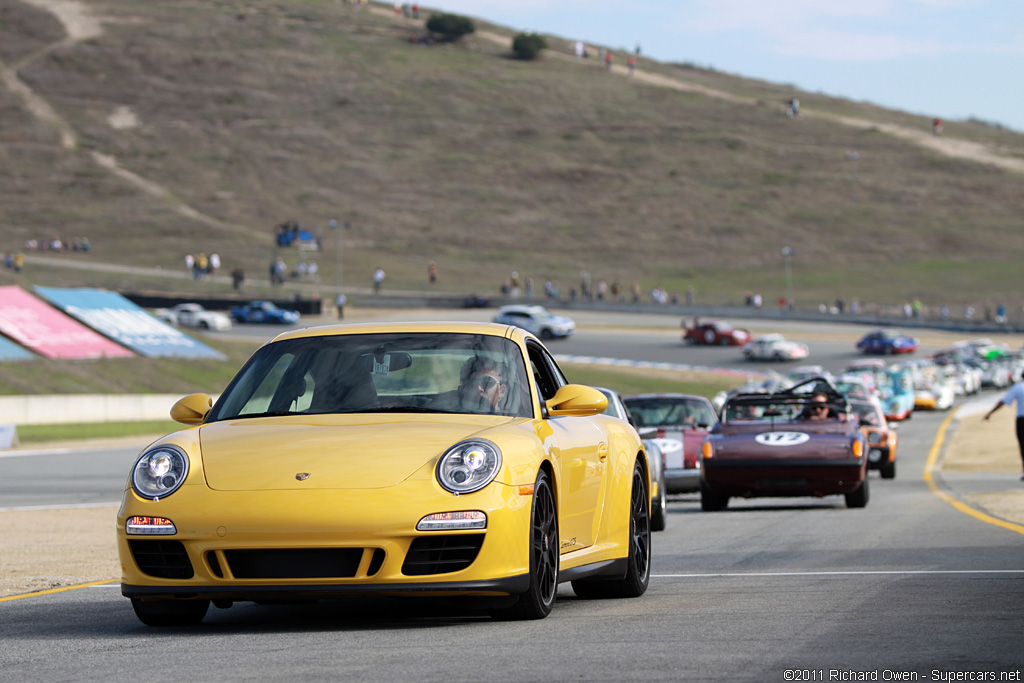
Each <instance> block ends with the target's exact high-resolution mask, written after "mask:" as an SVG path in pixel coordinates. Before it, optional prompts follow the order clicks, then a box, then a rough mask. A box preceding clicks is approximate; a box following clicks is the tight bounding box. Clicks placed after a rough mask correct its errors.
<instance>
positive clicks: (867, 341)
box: [857, 330, 918, 355]
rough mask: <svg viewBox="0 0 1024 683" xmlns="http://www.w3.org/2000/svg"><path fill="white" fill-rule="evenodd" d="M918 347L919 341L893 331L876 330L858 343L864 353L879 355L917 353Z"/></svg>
mask: <svg viewBox="0 0 1024 683" xmlns="http://www.w3.org/2000/svg"><path fill="white" fill-rule="evenodd" d="M917 345H918V342H917V339H914V338H913V337H908V336H907V335H905V334H899V333H897V332H893V331H892V330H875V331H874V332H871V333H869V334H866V335H864V337H862V338H861V340H860V341H859V342H857V348H858V349H860V350H861V351H863V352H864V353H869V354H878V355H888V354H893V353H911V352H913V351H917Z"/></svg>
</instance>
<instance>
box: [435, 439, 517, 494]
mask: <svg viewBox="0 0 1024 683" xmlns="http://www.w3.org/2000/svg"><path fill="white" fill-rule="evenodd" d="M499 469H501V451H500V450H498V447H497V446H495V445H494V444H493V443H491V442H490V441H484V440H483V439H471V440H469V441H463V442H462V443H459V444H456V445H455V446H452V447H451V448H449V449H448V452H447V453H445V454H444V455H443V456H441V459H440V460H439V461H438V463H437V481H438V483H439V484H441V486H442V487H444V488H445V489H446V490H448V491H451V492H452V493H472V492H473V491H479V490H480V489H482V488H483V487H485V486H487V485H488V484H490V483H491V482H492V481H494V478H495V477H496V476H498V470H499Z"/></svg>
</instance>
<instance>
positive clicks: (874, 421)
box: [850, 401, 884, 427]
mask: <svg viewBox="0 0 1024 683" xmlns="http://www.w3.org/2000/svg"><path fill="white" fill-rule="evenodd" d="M850 408H852V409H853V412H854V413H856V414H857V418H858V419H859V420H860V423H861V424H862V425H866V426H868V427H878V426H879V425H881V424H882V423H883V421H884V418H883V417H882V415H881V414H880V413H879V411H878V408H876V407H875V406H874V404H871V403H862V402H860V401H851V402H850Z"/></svg>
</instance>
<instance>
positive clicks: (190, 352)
mask: <svg viewBox="0 0 1024 683" xmlns="http://www.w3.org/2000/svg"><path fill="white" fill-rule="evenodd" d="M35 290H36V292H37V293H38V294H39V295H40V296H42V297H43V298H45V299H47V300H48V301H50V302H52V303H53V304H54V305H56V306H59V307H60V308H61V309H62V310H63V311H64V312H65V313H67V314H68V315H70V316H72V317H74V318H77V319H78V320H81V321H82V322H83V323H85V324H86V325H88V326H89V327H91V328H93V329H94V330H96V331H97V332H100V333H101V334H103V335H105V336H107V337H109V338H111V339H113V340H114V341H116V342H118V343H119V344H123V345H124V346H127V347H128V348H130V349H132V350H133V351H137V352H138V353H140V354H141V355H143V356H147V357H150V358H162V357H168V356H170V357H176V358H179V357H180V358H216V359H219V360H220V359H223V358H224V357H225V356H224V354H222V353H220V352H219V351H217V350H215V349H212V348H210V347H209V346H207V345H206V344H203V343H201V342H199V341H196V340H195V339H193V338H192V337H189V336H188V335H187V334H184V333H183V332H182V331H181V330H179V329H177V328H175V327H172V326H171V325H168V324H167V323H165V322H164V321H162V320H160V319H159V318H157V317H156V316H154V315H150V314H149V313H147V312H146V311H145V310H143V309H142V308H140V307H139V306H136V305H135V304H133V303H132V302H131V301H129V300H128V299H126V298H124V297H123V296H121V295H120V294H118V293H117V292H110V291H107V290H105V289H90V288H86V287H82V288H71V289H64V288H58V287H36V288H35Z"/></svg>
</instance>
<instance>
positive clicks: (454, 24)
mask: <svg viewBox="0 0 1024 683" xmlns="http://www.w3.org/2000/svg"><path fill="white" fill-rule="evenodd" d="M427 30H428V31H430V32H431V33H436V34H438V35H440V36H441V37H442V38H443V39H445V40H449V41H455V40H458V39H459V38H461V37H462V36H464V35H466V34H469V33H473V32H474V31H476V24H474V23H473V20H472V19H470V18H469V17H464V16H461V15H459V14H432V15H430V19H428V20H427Z"/></svg>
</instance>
